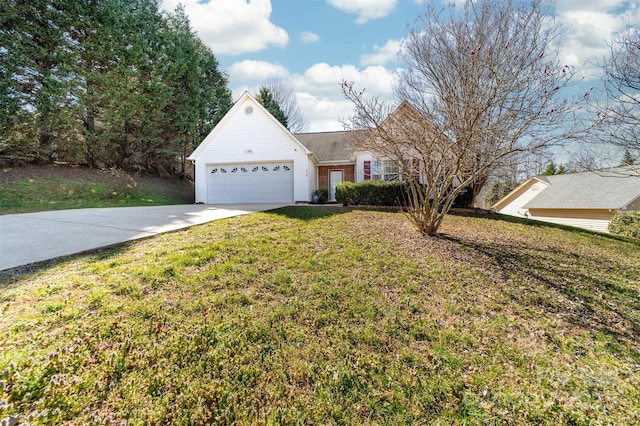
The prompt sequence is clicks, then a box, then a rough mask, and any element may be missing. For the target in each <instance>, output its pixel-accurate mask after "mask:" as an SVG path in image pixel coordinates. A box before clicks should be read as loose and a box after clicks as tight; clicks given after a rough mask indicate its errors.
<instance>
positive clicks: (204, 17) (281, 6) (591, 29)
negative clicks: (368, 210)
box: [163, 0, 640, 131]
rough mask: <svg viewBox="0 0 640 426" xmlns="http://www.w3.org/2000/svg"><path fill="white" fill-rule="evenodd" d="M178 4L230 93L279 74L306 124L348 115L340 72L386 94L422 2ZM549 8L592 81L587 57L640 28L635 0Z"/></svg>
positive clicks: (596, 56) (328, 123)
mask: <svg viewBox="0 0 640 426" xmlns="http://www.w3.org/2000/svg"><path fill="white" fill-rule="evenodd" d="M453 1H457V2H460V1H461V0H453ZM178 3H182V4H183V5H184V6H185V9H186V12H187V14H188V15H189V18H190V20H191V24H192V27H193V28H194V30H195V31H196V32H197V33H198V35H199V36H200V38H201V39H202V40H203V41H204V42H205V43H206V44H207V45H209V46H210V47H211V48H212V50H213V52H214V54H215V55H216V57H217V58H218V61H219V62H220V69H221V71H223V72H225V73H227V74H228V76H229V87H230V89H232V91H233V94H234V98H237V97H238V96H239V95H240V94H241V93H242V92H243V91H244V90H249V91H250V92H251V93H254V94H255V93H256V92H257V90H258V89H259V87H260V86H262V85H264V84H265V82H267V81H268V80H269V79H273V78H281V79H284V80H286V81H287V82H288V83H289V85H291V86H292V87H293V89H294V90H295V92H296V96H297V100H298V104H299V105H300V108H301V110H302V113H303V114H304V116H305V118H306V120H307V121H308V123H309V126H308V129H307V130H308V131H329V130H341V129H342V125H341V122H340V121H341V120H344V119H347V118H348V117H349V116H350V115H351V113H352V107H351V105H350V104H349V103H348V102H347V101H345V100H344V98H343V97H342V95H341V93H340V86H339V83H340V81H342V80H343V79H346V80H349V81H355V82H356V84H357V86H358V87H366V89H367V92H368V93H369V94H376V95H380V96H381V97H383V98H391V96H392V93H391V91H392V85H393V76H394V72H395V71H396V70H397V69H398V67H400V64H399V63H398V62H397V60H396V59H397V57H396V55H397V51H398V49H399V48H400V44H401V41H402V39H403V38H404V37H405V36H406V35H407V33H408V26H409V25H413V24H414V23H415V19H416V17H417V16H418V15H419V14H420V13H421V12H422V11H423V10H424V5H423V0H209V1H206V0H164V1H163V6H164V8H165V9H166V10H172V9H173V8H174V7H175V6H176V5H177V4H178ZM555 13H556V15H555V17H556V19H557V20H558V21H559V22H560V23H561V24H563V25H565V26H566V27H567V29H568V31H567V33H566V34H565V36H564V37H563V38H562V42H563V45H562V46H561V49H562V50H561V57H562V60H563V61H564V62H565V63H567V64H570V65H574V66H576V67H577V68H580V69H582V74H583V76H584V78H585V82H584V84H585V86H592V85H594V82H595V81H596V80H594V79H595V78H596V77H597V70H596V69H595V67H594V65H593V64H595V63H596V62H597V61H598V60H600V59H601V58H602V57H603V56H604V55H606V54H607V52H608V50H609V49H608V46H607V42H608V41H609V40H611V39H612V38H614V37H615V35H616V34H618V33H620V32H621V31H624V29H625V28H628V27H629V26H636V27H638V26H640V1H638V0H632V1H629V0H558V1H556V5H555Z"/></svg>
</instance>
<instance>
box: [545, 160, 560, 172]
mask: <svg viewBox="0 0 640 426" xmlns="http://www.w3.org/2000/svg"><path fill="white" fill-rule="evenodd" d="M557 173H558V168H557V167H556V164H555V163H554V162H553V161H552V162H551V163H549V165H548V166H547V168H546V169H544V172H543V173H542V176H552V175H555V174H557Z"/></svg>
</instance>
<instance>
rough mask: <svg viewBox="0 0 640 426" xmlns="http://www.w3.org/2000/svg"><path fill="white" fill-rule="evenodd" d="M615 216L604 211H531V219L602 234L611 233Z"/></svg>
mask: <svg viewBox="0 0 640 426" xmlns="http://www.w3.org/2000/svg"><path fill="white" fill-rule="evenodd" d="M614 215H615V212H610V211H609V210H604V209H602V210H596V209H529V217H530V218H531V219H536V220H541V221H544V222H551V223H557V224H560V225H569V226H575V227H578V228H583V229H589V230H592V231H600V232H609V231H608V229H607V227H608V226H609V221H610V220H611V218H613V216H614Z"/></svg>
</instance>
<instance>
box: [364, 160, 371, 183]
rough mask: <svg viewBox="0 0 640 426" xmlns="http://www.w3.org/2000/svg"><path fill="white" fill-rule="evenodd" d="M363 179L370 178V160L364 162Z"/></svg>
mask: <svg viewBox="0 0 640 426" xmlns="http://www.w3.org/2000/svg"><path fill="white" fill-rule="evenodd" d="M364 180H371V161H369V160H365V162H364Z"/></svg>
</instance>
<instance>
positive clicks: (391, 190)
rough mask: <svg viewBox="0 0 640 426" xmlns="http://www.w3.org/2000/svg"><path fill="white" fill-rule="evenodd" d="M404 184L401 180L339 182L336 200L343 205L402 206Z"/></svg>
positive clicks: (404, 196) (404, 199)
mask: <svg viewBox="0 0 640 426" xmlns="http://www.w3.org/2000/svg"><path fill="white" fill-rule="evenodd" d="M405 186H406V183H405V182H402V181H382V180H367V181H364V182H358V183H353V182H341V183H339V184H338V186H336V201H338V202H339V203H342V204H344V205H345V206H348V205H352V206H363V205H364V206H399V205H400V206H404V205H406V200H407V197H406V193H405V192H404V189H405Z"/></svg>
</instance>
